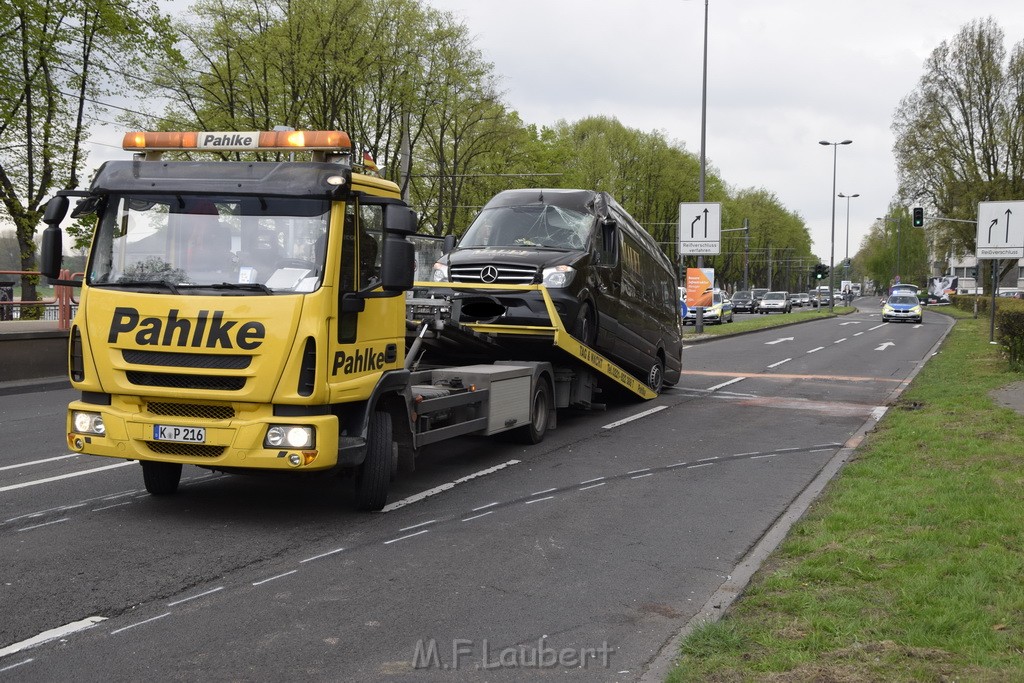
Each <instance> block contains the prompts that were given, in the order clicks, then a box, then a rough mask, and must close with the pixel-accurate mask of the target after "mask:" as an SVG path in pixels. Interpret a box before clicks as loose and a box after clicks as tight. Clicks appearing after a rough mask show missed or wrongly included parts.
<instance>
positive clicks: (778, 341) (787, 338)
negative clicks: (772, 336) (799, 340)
mask: <svg viewBox="0 0 1024 683" xmlns="http://www.w3.org/2000/svg"><path fill="white" fill-rule="evenodd" d="M793 339H794V338H793V337H783V338H782V339H776V340H775V341H770V342H765V344H766V345H769V346H770V345H772V344H779V343H781V342H784V341H793Z"/></svg>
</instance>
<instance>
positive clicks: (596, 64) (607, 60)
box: [425, 0, 1024, 263]
mask: <svg viewBox="0 0 1024 683" xmlns="http://www.w3.org/2000/svg"><path fill="white" fill-rule="evenodd" d="M425 2H426V3H427V4H429V5H431V6H433V7H435V8H437V9H440V10H445V11H450V12H452V13H454V14H455V15H456V16H457V17H459V18H461V19H462V21H463V23H465V24H466V25H467V26H468V27H469V29H470V32H471V34H472V35H474V36H475V37H476V42H477V45H478V46H479V48H480V49H481V50H482V51H483V52H484V54H485V56H486V58H487V59H488V60H489V61H491V62H493V64H494V66H495V71H496V72H497V73H498V74H499V75H500V76H501V77H502V84H503V87H504V90H505V100H506V103H507V104H508V105H509V106H510V107H511V108H512V109H515V110H517V111H518V112H519V113H520V115H521V116H522V118H523V119H524V121H526V122H527V123H534V124H538V125H551V124H553V123H554V122H555V121H557V120H559V119H565V120H567V121H575V120H578V119H580V118H583V117H586V116H593V115H604V116H614V117H615V118H617V119H618V120H619V121H620V122H621V123H622V124H624V125H626V126H628V127H630V128H636V129H639V130H643V131H653V130H660V131H664V132H665V133H666V134H667V136H668V138H669V139H670V140H676V141H679V142H682V143H684V144H685V146H686V148H687V149H689V150H690V151H692V152H694V153H699V151H700V121H701V72H702V60H703V39H704V8H705V2H704V0H629V1H623V0H517V2H499V1H497V0H425ZM989 16H991V17H993V18H995V20H996V21H997V23H998V24H999V25H1000V26H1001V28H1002V29H1003V31H1004V32H1005V34H1006V49H1007V52H1009V51H1010V49H1011V48H1012V46H1013V45H1016V44H1017V43H1019V42H1021V41H1022V40H1024V3H1022V2H1021V0H852V1H849V2H839V1H837V0H710V2H709V5H708V90H707V142H706V154H707V158H708V164H709V166H714V167H715V168H717V169H718V171H719V173H720V174H721V175H722V177H723V178H724V179H725V180H726V182H728V183H729V184H730V185H731V186H732V187H734V188H735V189H742V188H748V187H754V188H765V189H767V190H769V191H771V192H773V193H775V195H776V196H777V197H778V199H779V200H780V202H781V203H782V204H783V205H784V206H785V207H786V208H787V209H789V210H791V211H795V212H797V213H799V214H800V215H801V216H802V217H803V218H804V219H805V221H806V222H807V226H808V228H809V229H810V232H811V237H812V239H813V240H814V244H813V247H812V249H813V251H814V253H815V254H817V255H818V256H819V257H821V258H822V259H823V260H824V261H825V262H826V263H828V260H829V251H830V247H831V232H832V161H833V148H832V147H823V146H821V145H819V144H818V141H819V140H829V141H832V142H838V141H841V140H846V139H850V140H853V144H851V145H847V146H842V147H839V148H838V152H837V153H838V157H837V172H836V192H837V193H840V192H841V193H844V194H851V195H852V194H855V193H856V194H859V195H860V197H857V198H854V199H851V200H849V211H850V231H849V253H850V255H851V256H852V255H854V254H855V253H856V251H857V249H858V247H859V244H860V240H861V238H862V237H863V236H864V235H866V234H867V230H868V228H869V227H870V225H871V222H872V221H873V220H874V219H875V217H877V216H881V215H883V213H884V212H885V210H886V208H887V206H888V205H889V202H890V200H891V199H892V198H893V197H894V196H895V194H896V172H895V163H894V159H893V153H892V148H893V142H894V138H893V134H892V131H891V130H890V127H891V124H892V120H893V112H894V111H895V109H896V107H897V106H898V105H899V102H900V100H901V99H902V98H903V97H904V96H906V95H907V94H909V93H910V92H911V91H912V90H913V89H914V87H915V86H916V84H917V82H918V80H919V79H920V77H921V74H922V72H923V71H922V69H923V64H924V61H925V59H926V58H927V57H928V56H929V55H930V54H931V52H932V50H934V49H935V48H936V47H937V46H938V45H939V44H940V43H941V42H942V41H944V40H951V39H952V38H953V36H954V35H955V34H956V33H957V31H959V29H960V28H961V27H962V26H964V25H965V24H967V23H969V22H970V21H972V20H974V19H978V18H984V17H989ZM697 199H698V198H697V197H696V196H694V197H693V198H689V201H697ZM846 210H847V200H846V199H840V198H837V199H836V229H835V260H836V262H837V263H838V262H839V261H841V260H842V259H843V258H845V256H846V237H847V236H846ZM722 227H723V228H729V227H738V226H726V225H723V226H722Z"/></svg>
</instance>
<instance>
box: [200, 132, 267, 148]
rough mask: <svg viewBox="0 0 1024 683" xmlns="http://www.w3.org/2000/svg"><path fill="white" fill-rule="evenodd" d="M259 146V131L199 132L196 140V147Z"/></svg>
mask: <svg viewBox="0 0 1024 683" xmlns="http://www.w3.org/2000/svg"><path fill="white" fill-rule="evenodd" d="M259 146H260V134H259V131H252V132H247V133H212V132H211V133H200V134H199V139H198V140H197V141H196V148H198V149H257V148H258V147H259Z"/></svg>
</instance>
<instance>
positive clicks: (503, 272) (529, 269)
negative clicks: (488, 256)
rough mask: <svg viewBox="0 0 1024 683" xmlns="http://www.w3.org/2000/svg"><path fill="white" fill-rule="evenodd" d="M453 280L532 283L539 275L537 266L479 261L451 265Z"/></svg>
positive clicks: (515, 283) (512, 283) (508, 283)
mask: <svg viewBox="0 0 1024 683" xmlns="http://www.w3.org/2000/svg"><path fill="white" fill-rule="evenodd" d="M450 272H451V278H452V282H473V283H483V284H488V285H490V284H495V285H530V284H533V281H534V278H536V277H537V268H536V267H535V266H520V265H512V264H505V263H477V264H470V265H462V266H452V267H451V271H450Z"/></svg>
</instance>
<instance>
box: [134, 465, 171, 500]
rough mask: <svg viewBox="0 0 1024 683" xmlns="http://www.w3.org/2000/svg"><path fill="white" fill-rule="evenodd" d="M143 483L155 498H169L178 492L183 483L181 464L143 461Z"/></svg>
mask: <svg viewBox="0 0 1024 683" xmlns="http://www.w3.org/2000/svg"><path fill="white" fill-rule="evenodd" d="M140 462H141V463H142V481H144V482H145V483H146V490H147V491H149V492H150V493H152V494H153V495H154V496H167V495H170V494H172V493H174V492H175V491H177V490H178V482H180V481H181V463H180V462H153V461H152V460H141V461H140Z"/></svg>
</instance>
